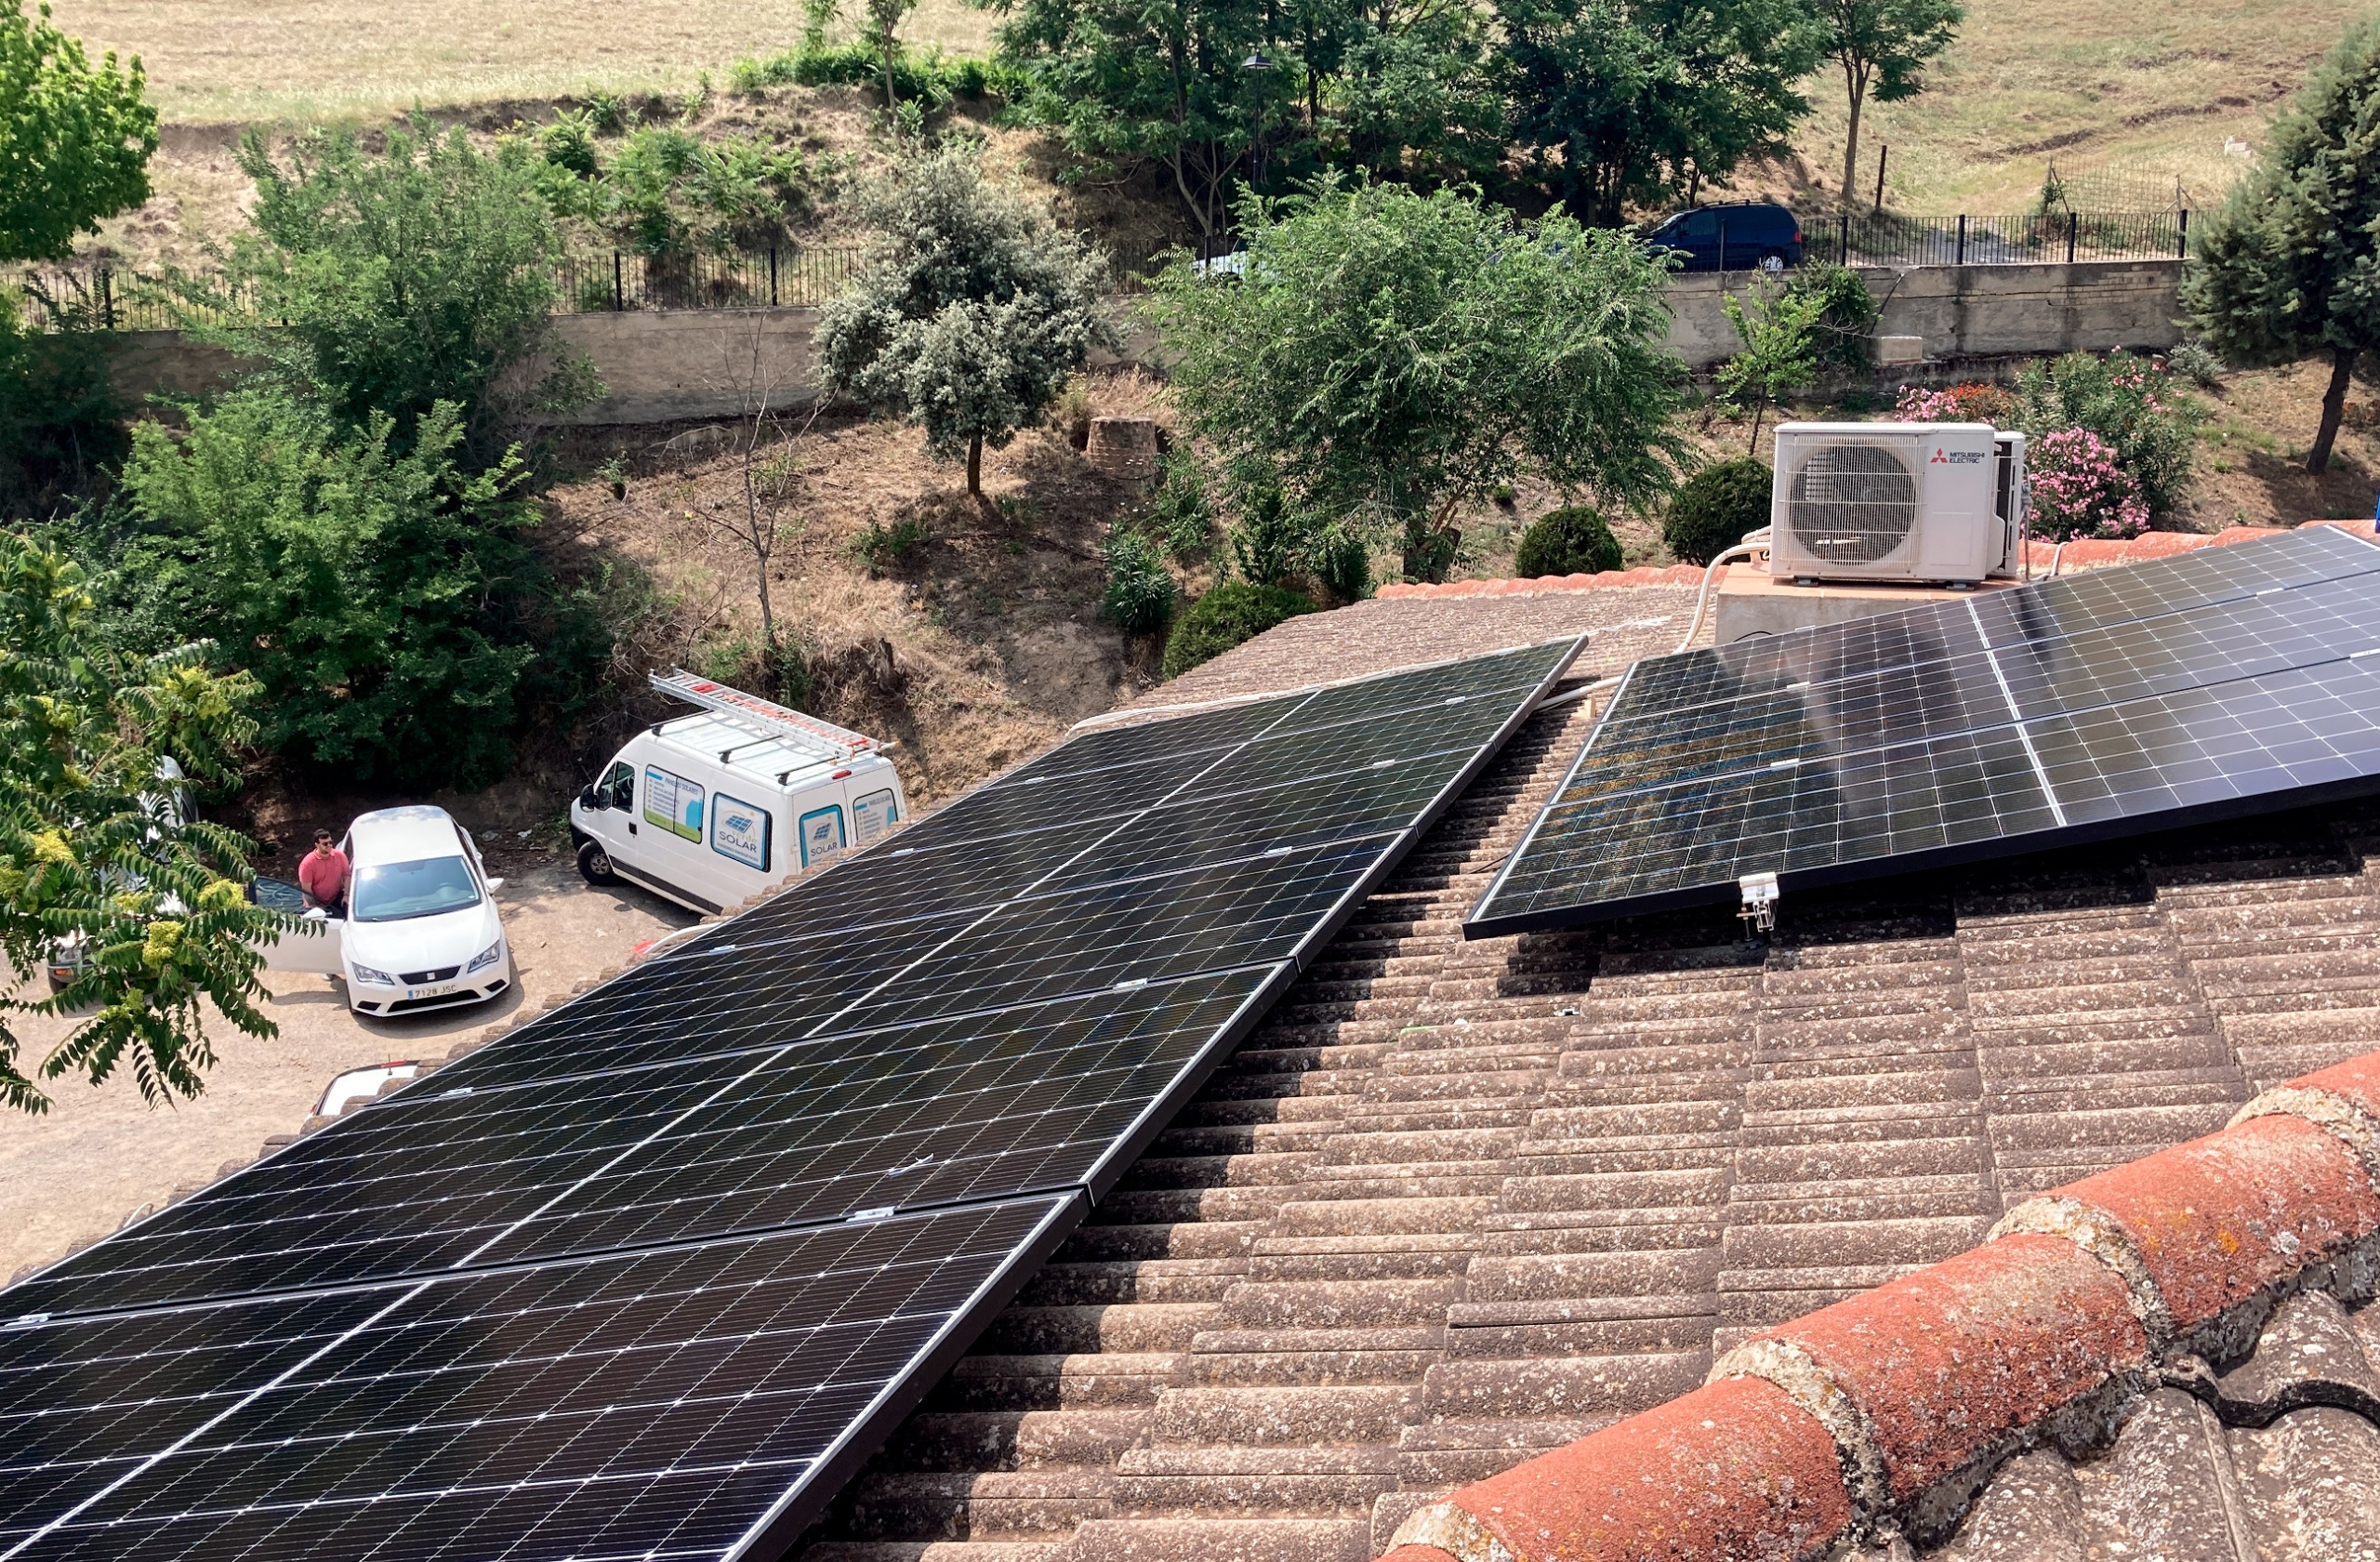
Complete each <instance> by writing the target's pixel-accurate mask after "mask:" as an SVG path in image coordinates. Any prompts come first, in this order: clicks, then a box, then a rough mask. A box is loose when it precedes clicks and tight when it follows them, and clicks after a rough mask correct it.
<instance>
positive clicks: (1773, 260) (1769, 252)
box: [1760, 249, 1785, 271]
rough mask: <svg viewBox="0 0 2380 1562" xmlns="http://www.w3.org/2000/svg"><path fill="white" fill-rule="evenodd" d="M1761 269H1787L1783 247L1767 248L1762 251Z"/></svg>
mask: <svg viewBox="0 0 2380 1562" xmlns="http://www.w3.org/2000/svg"><path fill="white" fill-rule="evenodd" d="M1760 269H1761V270H1762V271H1783V270H1784V269H1785V252H1784V251H1783V250H1781V249H1766V250H1763V251H1761V255H1760Z"/></svg>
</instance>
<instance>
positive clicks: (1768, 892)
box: [1736, 873, 1777, 934]
mask: <svg viewBox="0 0 2380 1562" xmlns="http://www.w3.org/2000/svg"><path fill="white" fill-rule="evenodd" d="M1736 888H1737V889H1739V890H1740V891H1742V892H1743V897H1744V907H1743V909H1742V910H1740V911H1739V912H1737V913H1736V915H1737V916H1739V917H1741V918H1742V919H1743V920H1744V932H1745V933H1747V934H1752V933H1769V932H1773V931H1774V930H1775V929H1776V926H1777V875H1775V874H1774V873H1747V874H1745V875H1744V876H1743V877H1742V878H1740V879H1739V880H1736Z"/></svg>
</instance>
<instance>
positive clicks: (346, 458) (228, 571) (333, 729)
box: [119, 390, 543, 789]
mask: <svg viewBox="0 0 2380 1562" xmlns="http://www.w3.org/2000/svg"><path fill="white" fill-rule="evenodd" d="M393 433H394V423H393V420H392V419H391V418H390V417H388V416H387V415H386V414H378V415H375V416H374V417H373V418H372V420H371V421H370V422H369V423H368V424H367V425H366V426H365V427H364V429H363V430H357V431H345V430H340V429H338V428H337V426H336V425H335V424H333V423H332V422H331V420H330V419H329V418H328V417H325V416H324V415H323V414H322V413H320V412H319V411H317V410H315V409H314V408H313V407H311V406H310V405H308V404H304V403H301V402H298V401H295V400H293V399H291V398H290V397H288V396H287V395H285V394H284V393H281V392H279V391H271V390H250V391H236V392H234V393H233V394H231V395H230V396H228V397H226V398H224V400H223V401H222V402H221V403H220V404H218V406H217V407H215V408H214V409H213V410H212V411H202V412H196V413H193V414H192V417H191V419H190V430H189V433H188V435H187V437H184V438H177V437H176V436H175V435H173V434H172V433H169V432H168V431H167V430H165V428H164V427H163V426H162V425H160V424H156V423H142V424H140V425H139V426H138V427H136V428H135V429H134V430H133V451H132V457H131V459H130V460H129V461H127V462H126V465H125V470H124V491H125V496H126V507H127V509H128V510H129V512H130V515H131V517H132V531H131V534H130V536H127V537H126V538H125V539H124V540H123V543H122V549H121V553H120V556H119V562H120V566H121V576H122V587H121V590H122V593H123V598H124V600H123V602H122V603H121V606H122V609H123V616H124V620H125V625H126V628H125V630H124V632H125V633H126V634H127V635H128V636H131V637H135V638H139V637H146V638H147V639H149V640H152V641H153V640H155V639H158V638H160V637H163V636H165V635H167V634H171V633H190V632H193V631H195V632H199V633H203V634H205V635H206V636H208V637H210V638H211V639H212V640H213V641H215V642H217V646H218V650H217V653H216V654H217V656H218V660H219V661H221V662H224V663H228V664H230V665H231V666H235V667H239V668H245V669H246V670H247V671H248V672H249V673H251V674H253V675H254V677H255V679H256V681H257V682H258V684H259V685H260V686H261V687H262V689H263V691H264V693H265V695H266V696H267V697H266V703H265V706H264V709H263V720H262V731H261V736H262V739H263V741H264V743H265V744H266V745H267V746H268V747H270V748H274V749H277V750H282V751H284V752H287V753H289V754H291V755H293V756H294V757H296V758H298V759H300V760H303V761H311V762H313V763H317V764H323V765H335V766H337V767H339V768H340V770H341V771H342V772H343V773H345V774H352V775H356V776H361V777H364V778H369V779H382V778H385V779H387V780H389V781H391V782H394V783H396V784H399V785H416V786H440V785H453V786H456V787H461V788H467V789H468V788H473V787H480V786H485V785H487V784H488V783H489V782H491V781H494V780H496V778H497V777H498V776H500V775H501V774H503V773H504V770H505V767H506V765H507V764H508V763H509V760H510V739H511V735H512V731H513V728H514V727H515V725H516V721H517V717H518V714H519V705H518V701H517V698H516V694H517V690H518V687H519V685H520V683H521V681H522V676H523V674H524V673H525V672H527V671H528V669H529V668H530V667H531V665H532V663H533V662H534V661H536V655H537V653H536V650H535V649H534V648H533V647H534V646H535V644H536V642H537V641H538V640H539V639H540V638H541V625H540V623H539V616H540V599H541V592H540V589H539V588H540V587H541V585H542V584H543V577H542V575H541V574H540V572H539V571H538V570H537V568H536V562H535V560H534V558H533V557H532V556H531V555H530V553H529V551H528V549H527V548H526V546H525V545H524V543H523V542H522V536H523V534H524V533H525V532H526V531H527V530H528V528H529V527H530V526H532V525H534V524H535V523H536V507H535V505H534V504H532V503H530V502H529V501H527V500H525V499H522V498H521V497H519V496H517V494H516V490H517V487H518V482H519V475H520V474H519V469H518V464H517V462H512V461H507V462H505V463H502V464H499V465H498V466H496V468H494V469H492V470H485V471H480V472H467V471H465V470H459V469H458V468H457V467H456V463H455V460H454V453H455V449H456V446H457V444H458V443H460V442H461V438H462V430H461V427H460V417H459V414H458V412H457V410H456V407H455V406H454V405H453V404H450V403H439V404H434V405H433V406H432V407H431V409H430V412H429V414H428V415H426V416H425V417H423V418H422V419H421V421H420V423H419V424H418V425H417V430H416V438H415V440H414V442H413V443H412V445H411V446H410V447H409V448H404V449H399V448H397V447H396V446H395V443H394V439H393Z"/></svg>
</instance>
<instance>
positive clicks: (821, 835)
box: [570, 672, 909, 911]
mask: <svg viewBox="0 0 2380 1562" xmlns="http://www.w3.org/2000/svg"><path fill="white" fill-rule="evenodd" d="M653 686H654V687H655V688H656V689H659V690H661V691H662V692H663V693H664V694H668V695H675V696H676V697H677V698H679V699H681V700H684V701H686V702H687V703H688V704H690V705H696V706H700V707H702V713H701V714H699V715H694V716H681V717H679V718H677V719H676V720H675V721H655V723H654V724H653V725H652V726H650V727H648V728H646V729H645V730H644V731H643V732H641V733H639V734H638V735H636V736H635V737H633V738H631V739H629V740H628V747H626V748H622V749H621V750H620V751H619V753H618V754H617V755H615V756H614V758H613V760H612V763H611V765H610V766H609V767H608V768H607V769H606V770H605V771H604V773H603V778H602V780H600V781H598V782H596V783H595V784H594V785H593V786H591V787H588V788H584V789H583V790H581V791H580V792H579V794H578V798H577V801H575V802H573V803H572V804H571V805H570V833H571V839H572V841H574V842H575V844H576V846H577V848H578V871H579V873H580V874H581V875H582V876H583V877H584V878H585V879H586V880H587V881H588V883H590V884H615V883H618V882H619V881H620V880H623V879H625V880H629V881H631V882H633V883H637V884H641V885H642V886H644V887H645V888H646V889H648V890H651V891H653V892H654V893H655V894H659V895H664V896H667V897H668V899H671V900H674V901H676V902H677V903H678V904H679V905H681V906H685V907H692V908H694V910H697V911H720V910H724V909H725V908H726V907H730V906H734V905H737V904H739V903H741V902H743V901H745V900H747V899H749V898H750V897H752V896H753V895H755V894H759V893H760V892H761V891H762V890H765V889H768V888H770V887H771V886H773V885H774V884H777V883H780V882H782V881H783V880H786V879H788V878H790V877H792V876H793V875H794V874H797V873H800V872H801V871H802V870H803V869H805V868H812V867H818V866H819V865H821V864H822V863H826V862H828V861H830V860H832V859H833V858H834V857H836V856H837V855H839V854H841V853H844V852H847V851H851V850H853V849H855V848H857V847H861V846H865V845H866V844H867V843H868V842H869V841H873V840H875V839H876V838H877V837H878V836H879V835H882V834H883V833H884V832H885V831H886V830H889V829H891V828H892V827H893V826H894V825H895V824H898V823H899V822H900V821H901V820H902V819H904V818H906V816H907V814H908V807H909V805H908V800H907V799H906V797H904V796H903V795H902V792H901V778H900V777H899V776H898V775H896V774H893V761H890V760H888V759H886V758H885V757H884V749H885V748H888V747H890V746H889V745H887V744H881V743H879V742H878V741H877V740H876V739H874V738H872V737H866V736H863V735H860V734H858V733H855V732H852V731H849V730H847V729H845V728H842V727H839V726H836V725H835V724H833V723H832V722H830V721H820V720H818V718H816V717H815V716H805V715H803V714H802V713H801V712H800V711H799V710H794V709H790V708H787V707H785V706H782V705H776V704H774V703H772V702H771V701H768V700H764V699H761V698H760V697H759V696H757V695H747V694H746V693H744V692H743V691H742V690H740V689H731V688H729V687H728V686H727V685H726V684H724V683H718V682H712V681H711V680H709V679H707V678H697V677H695V676H694V674H693V673H690V672H671V673H669V674H668V675H667V676H666V677H665V676H664V675H662V674H660V673H655V674H654V675H653Z"/></svg>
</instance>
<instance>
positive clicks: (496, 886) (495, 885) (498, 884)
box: [487, 878, 504, 894]
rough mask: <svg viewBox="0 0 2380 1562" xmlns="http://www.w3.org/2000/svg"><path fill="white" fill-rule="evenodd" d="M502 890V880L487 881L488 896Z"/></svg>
mask: <svg viewBox="0 0 2380 1562" xmlns="http://www.w3.org/2000/svg"><path fill="white" fill-rule="evenodd" d="M502 888H504V880H502V879H500V878H498V879H491V880H488V881H487V893H488V894H496V891H498V890H500V889H502Z"/></svg>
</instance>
